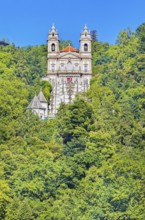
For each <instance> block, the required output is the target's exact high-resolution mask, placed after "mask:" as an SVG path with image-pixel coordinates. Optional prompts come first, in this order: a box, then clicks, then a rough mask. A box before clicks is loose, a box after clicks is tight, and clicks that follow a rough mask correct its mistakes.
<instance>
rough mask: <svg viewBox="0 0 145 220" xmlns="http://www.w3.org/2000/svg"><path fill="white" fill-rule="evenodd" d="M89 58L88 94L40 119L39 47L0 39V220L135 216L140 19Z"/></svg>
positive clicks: (143, 46)
mask: <svg viewBox="0 0 145 220" xmlns="http://www.w3.org/2000/svg"><path fill="white" fill-rule="evenodd" d="M95 36H96V35H95ZM68 42H69V43H71V42H70V41H66V42H65V41H63V40H62V41H61V48H63V46H64V45H66V44H67V43H68ZM92 57H93V59H92V64H93V77H92V80H91V87H90V89H89V91H88V92H86V93H83V94H79V95H78V96H77V98H76V100H75V101H74V103H71V104H68V105H64V104H62V105H61V106H60V108H59V111H58V114H57V116H56V118H55V119H53V120H40V119H39V118H38V117H37V116H36V115H33V114H31V113H30V112H29V113H28V112H26V107H27V106H28V103H29V102H30V100H31V98H32V97H33V96H34V94H35V92H36V93H38V92H39V91H40V89H41V88H42V90H43V92H44V93H45V96H46V98H47V100H48V101H49V98H50V92H51V86H50V84H49V83H46V82H42V81H41V80H40V79H41V77H42V76H45V75H46V71H47V70H46V67H47V45H40V46H31V47H24V48H19V47H16V46H15V45H14V44H0V116H1V117H0V154H1V156H0V158H1V160H0V165H1V169H0V219H4V220H33V219H37V220H44V219H47V220H49V219H53V220H59V219H60V220H63V219H66V220H67V219H68V220H71V219H74V220H76V219H77V220H93V219H94V220H96V219H98V220H99V219H100V220H105V219H107V220H118V219H121V220H125V219H127V220H129V219H132V220H144V219H145V23H143V24H141V25H140V26H139V27H138V28H137V30H136V31H135V32H132V31H131V30H129V29H127V30H123V31H121V32H120V33H119V35H118V38H117V39H116V44H114V45H110V44H109V43H107V42H100V41H98V40H97V38H94V40H93V42H92Z"/></svg>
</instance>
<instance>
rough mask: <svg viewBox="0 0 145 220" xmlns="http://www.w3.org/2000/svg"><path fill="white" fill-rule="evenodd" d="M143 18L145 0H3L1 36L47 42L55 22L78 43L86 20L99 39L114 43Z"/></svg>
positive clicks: (32, 42) (22, 41)
mask: <svg viewBox="0 0 145 220" xmlns="http://www.w3.org/2000/svg"><path fill="white" fill-rule="evenodd" d="M143 22H145V0H53V1H52V0H0V39H2V38H5V39H7V40H9V41H10V42H12V43H15V44H16V45H17V46H29V45H40V44H44V43H46V40H47V34H48V31H49V29H50V28H51V25H52V23H54V24H55V26H56V28H57V29H58V32H59V37H60V39H63V40H71V41H72V42H73V45H74V46H75V47H78V45H79V37H80V32H81V30H82V29H83V27H84V25H85V24H87V26H88V28H89V29H90V30H93V29H96V30H97V32H98V39H99V41H106V42H109V43H110V44H114V43H115V41H116V38H117V36H118V33H119V32H120V31H121V30H124V29H127V28H130V29H131V30H133V31H135V30H136V28H137V27H138V26H139V25H140V24H141V23H143Z"/></svg>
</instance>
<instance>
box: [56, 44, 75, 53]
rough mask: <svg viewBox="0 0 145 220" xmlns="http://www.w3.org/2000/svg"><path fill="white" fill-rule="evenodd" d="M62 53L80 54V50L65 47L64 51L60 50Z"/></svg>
mask: <svg viewBox="0 0 145 220" xmlns="http://www.w3.org/2000/svg"><path fill="white" fill-rule="evenodd" d="M60 52H76V53H79V50H77V49H75V48H74V47H71V46H70V45H69V46H67V47H65V48H64V49H63V50H60Z"/></svg>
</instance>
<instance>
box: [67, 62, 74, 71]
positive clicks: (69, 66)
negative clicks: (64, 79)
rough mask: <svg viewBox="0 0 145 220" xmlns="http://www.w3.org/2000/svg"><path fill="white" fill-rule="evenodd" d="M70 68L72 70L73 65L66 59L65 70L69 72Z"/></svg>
mask: <svg viewBox="0 0 145 220" xmlns="http://www.w3.org/2000/svg"><path fill="white" fill-rule="evenodd" d="M72 70H73V65H72V63H71V61H68V63H67V71H68V72H71V71H72Z"/></svg>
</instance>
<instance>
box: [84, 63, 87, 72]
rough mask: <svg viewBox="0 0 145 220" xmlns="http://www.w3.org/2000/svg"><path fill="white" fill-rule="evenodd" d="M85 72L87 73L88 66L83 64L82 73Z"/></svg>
mask: <svg viewBox="0 0 145 220" xmlns="http://www.w3.org/2000/svg"><path fill="white" fill-rule="evenodd" d="M87 71H88V65H87V64H85V65H84V72H87Z"/></svg>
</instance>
